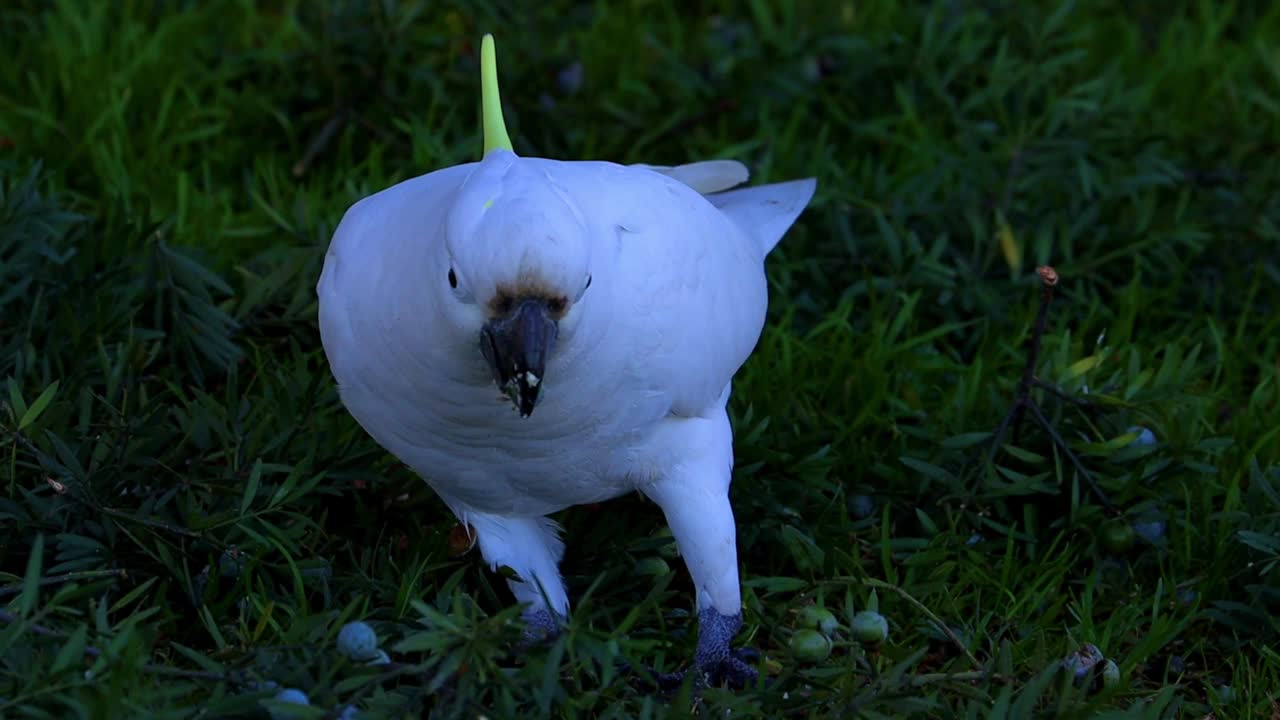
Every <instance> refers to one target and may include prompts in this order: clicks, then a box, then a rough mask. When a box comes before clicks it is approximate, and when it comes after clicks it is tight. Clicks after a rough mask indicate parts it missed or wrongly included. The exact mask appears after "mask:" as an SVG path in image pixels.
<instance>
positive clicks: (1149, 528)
mask: <svg viewBox="0 0 1280 720" xmlns="http://www.w3.org/2000/svg"><path fill="white" fill-rule="evenodd" d="M1164 530H1165V522H1164V521H1163V520H1141V521H1138V522H1135V523H1134V524H1133V532H1134V533H1135V534H1136V535H1137V536H1138V537H1140V538H1142V539H1143V540H1146V541H1147V542H1149V543H1151V544H1152V545H1156V544H1158V543H1159V542H1160V541H1161V540H1164Z"/></svg>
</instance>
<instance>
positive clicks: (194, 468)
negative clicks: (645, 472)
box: [0, 0, 1280, 718]
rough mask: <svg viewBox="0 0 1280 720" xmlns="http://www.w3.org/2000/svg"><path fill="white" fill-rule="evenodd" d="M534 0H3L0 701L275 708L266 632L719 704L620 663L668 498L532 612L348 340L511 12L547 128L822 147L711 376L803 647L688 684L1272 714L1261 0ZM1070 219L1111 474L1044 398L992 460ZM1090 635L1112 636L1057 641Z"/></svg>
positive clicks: (590, 137) (1009, 711)
mask: <svg viewBox="0 0 1280 720" xmlns="http://www.w3.org/2000/svg"><path fill="white" fill-rule="evenodd" d="M511 5H514V4H504V3H479V4H477V3H470V2H465V3H464V2H445V3H413V2H394V1H388V2H378V3H365V2H354V1H342V2H329V3H306V2H284V3H267V4H263V3H249V2H243V1H232V0H214V1H213V2H205V3H183V2H171V3H151V2H118V3H63V4H56V5H55V4H51V3H40V2H33V1H28V0H18V1H17V2H10V3H6V4H5V5H4V7H3V8H0V41H2V42H3V46H4V47H5V48H6V51H7V52H6V54H7V56H8V57H9V62H7V63H4V64H0V378H4V384H5V387H4V388H0V403H3V407H2V408H0V468H2V470H0V488H2V489H3V495H2V496H0V620H2V621H3V622H0V716H3V717H15V718H17V717H22V718H28V717H29V718H65V717H95V718H107V717H122V718H124V717H128V718H136V717H155V718H180V717H182V718H185V717H196V716H205V717H266V716H267V713H266V710H265V709H264V706H263V705H262V704H261V703H262V701H263V699H269V698H271V697H272V696H273V694H274V692H273V691H270V690H267V689H262V688H263V686H260V685H258V684H257V683H259V682H261V681H266V680H270V681H272V682H275V683H278V684H279V686H281V687H286V686H289V687H296V688H300V689H303V690H305V691H306V692H307V693H308V695H309V696H310V699H311V703H312V709H313V710H314V711H315V712H313V713H312V714H311V716H312V717H321V716H322V715H323V714H324V713H325V712H328V711H331V710H332V711H334V712H332V713H331V714H330V717H336V716H337V714H338V711H337V708H340V707H342V706H343V705H345V704H347V703H351V704H354V705H356V706H358V707H359V708H360V712H361V715H360V717H371V718H372V717H388V718H390V717H397V718H398V717H419V716H432V717H467V718H474V717H477V716H479V715H484V716H487V717H494V718H499V717H501V718H506V717H539V716H556V717H611V718H623V717H625V718H648V717H667V716H682V715H687V714H688V712H689V708H690V702H691V698H690V696H689V695H688V694H687V689H686V691H682V692H681V693H678V694H677V695H676V696H675V697H672V698H663V697H661V696H659V695H657V694H655V693H653V692H652V691H651V690H650V689H649V688H647V687H646V686H645V685H644V683H643V682H640V681H639V680H635V679H632V678H628V677H619V675H618V673H617V672H616V670H615V667H616V665H618V664H619V663H621V662H622V661H625V660H630V661H638V662H641V663H645V664H650V665H656V666H658V667H660V668H662V669H664V670H673V669H676V668H678V667H681V666H683V664H684V663H685V662H687V660H688V658H689V657H691V653H692V646H693V637H694V632H693V626H692V624H691V618H690V612H689V610H690V608H691V607H692V595H691V593H690V585H689V581H688V579H687V575H686V573H685V571H684V568H683V565H682V564H681V562H680V560H679V559H678V558H676V557H674V556H673V554H672V551H673V550H674V548H673V546H671V545H670V544H669V537H664V536H663V535H662V534H661V533H659V532H656V530H657V529H658V528H660V527H661V525H662V519H661V513H660V512H659V511H658V510H657V508H656V507H655V506H653V505H652V504H649V503H647V502H645V501H643V500H642V499H640V498H637V497H627V498H621V499H618V500H615V501H613V502H610V503H608V504H605V505H601V506H598V507H597V506H592V507H580V508H574V509H571V510H569V511H566V512H564V513H562V514H561V515H560V516H559V518H558V519H559V520H561V521H562V522H563V523H564V525H565V527H566V537H567V540H568V551H567V555H566V559H565V563H564V572H565V575H566V580H567V582H568V584H569V589H570V593H571V596H572V598H573V616H572V625H571V628H570V630H569V632H568V633H567V634H566V635H565V636H563V637H561V638H560V639H558V640H557V641H556V642H555V643H554V644H552V645H551V646H550V647H549V648H544V649H541V650H539V651H537V652H534V653H532V654H530V655H529V656H528V657H517V656H515V655H514V654H513V653H512V652H511V650H510V647H511V645H510V643H511V641H512V640H513V639H515V638H517V637H518V634H519V627H518V623H516V622H515V620H516V619H517V618H518V611H517V609H516V608H514V607H512V606H511V599H510V597H509V595H508V593H507V591H506V588H505V585H504V583H503V582H502V580H501V578H499V577H497V576H495V575H493V574H491V573H489V572H488V571H487V570H486V569H485V568H484V566H483V563H482V562H481V560H480V558H479V556H478V555H479V554H478V552H477V551H474V550H471V551H470V552H465V551H466V550H467V547H466V543H465V538H460V536H459V535H458V533H457V528H456V525H455V522H454V520H453V518H452V516H451V515H450V514H449V513H448V511H447V509H446V508H445V507H444V506H443V504H441V503H440V502H439V500H437V499H436V498H435V496H434V495H432V494H431V493H430V491H429V490H428V489H427V488H426V486H425V485H424V484H423V483H422V482H421V480H419V479H418V478H416V477H414V476H413V475H412V473H410V472H409V471H408V470H407V469H405V468H404V467H402V466H401V465H399V464H398V463H396V462H394V461H393V460H392V459H391V458H389V457H388V456H387V455H386V454H385V453H384V452H382V451H381V450H380V449H379V448H378V447H377V446H376V445H374V444H373V443H372V441H371V440H370V439H369V438H368V437H367V436H366V435H365V434H364V432H363V431H362V430H361V429H360V428H359V427H358V426H357V425H356V424H355V422H354V421H353V420H352V419H351V418H350V416H349V415H348V414H347V413H346V411H345V410H344V409H343V408H342V407H341V405H340V403H339V401H338V398H337V395H336V392H335V390H334V387H333V383H332V379H331V377H330V375H329V372H328V367H327V365H326V363H325V360H324V356H323V353H322V352H321V349H320V343H319V336H318V332H317V330H316V319H315V316H316V305H315V291H314V287H315V282H316V279H317V277H318V274H319V269H320V266H321V263H322V261H323V256H324V250H325V247H326V246H327V243H328V240H329V237H330V235H331V233H332V231H333V228H334V227H335V225H336V224H337V222H338V220H339V219H340V218H341V217H342V214H343V212H344V211H345V210H346V209H347V207H349V206H350V205H351V203H353V202H354V201H356V200H358V199H359V198H361V197H363V196H365V195H367V194H370V193H372V192H375V191H377V190H379V189H382V188H385V187H387V186H388V185H390V184H392V183H394V182H397V181H399V180H403V179H406V178H409V177H414V176H417V175H420V174H423V173H425V172H428V171H431V170H434V169H437V168H439V167H443V166H446V165H451V164H456V163H459V162H465V161H469V160H473V159H476V158H478V156H479V152H480V148H481V141H480V135H479V130H478V128H479V125H478V118H477V115H478V112H477V111H478V105H479V93H478V56H479V39H480V37H481V35H482V34H483V33H484V32H493V33H494V34H495V36H496V39H497V50H498V65H499V72H500V73H501V77H502V88H503V90H502V91H503V100H504V103H505V113H506V120H507V126H508V128H509V130H510V132H511V137H512V140H513V142H514V145H515V150H516V151H517V152H518V153H520V154H525V155H535V154H536V155H543V156H547V157H553V158H560V159H582V158H593V159H609V160H614V161H618V162H624V163H630V162H647V163H653V164H676V163H680V162H684V161H688V160H692V159H705V158H711V157H732V158H736V159H739V160H741V161H742V162H744V163H745V164H746V165H747V166H748V167H749V168H750V169H751V171H752V173H753V179H752V182H768V181H775V180H782V179H788V178H793V177H802V176H809V175H813V176H816V177H817V178H818V181H819V184H818V192H817V195H816V196H815V199H814V202H813V203H812V205H811V206H810V208H809V209H808V210H807V211H806V212H805V213H804V214H803V215H802V216H801V219H800V221H799V222H798V224H797V225H796V227H795V228H794V229H793V230H792V231H791V232H790V233H789V234H788V236H787V237H786V238H785V239H784V240H783V242H782V243H781V245H780V246H779V248H778V250H777V251H776V252H775V254H773V255H772V256H771V257H770V259H769V265H768V269H769V275H770V280H771V283H772V295H771V313H770V323H769V326H768V327H767V329H766V331H765V334H764V336H763V338H762V339H761V342H760V345H759V346H758V348H757V351H756V353H755V355H754V356H753V357H752V358H751V360H750V361H749V362H748V364H747V366H746V367H745V368H744V369H743V370H742V372H741V373H740V375H739V377H738V380H737V382H736V383H735V394H734V397H733V400H732V403H731V409H732V411H733V420H734V424H735V428H736V433H737V461H736V462H737V465H736V476H735V483H734V487H733V499H734V504H735V513H736V515H737V522H738V528H739V537H738V539H739V547H740V551H741V558H742V563H743V569H742V574H743V578H744V604H745V606H746V611H745V618H746V624H745V626H744V628H743V631H742V633H741V634H740V635H739V638H738V640H739V642H740V643H742V644H747V645H751V646H753V647H755V648H757V649H759V650H760V651H761V652H762V654H763V656H764V659H763V661H762V666H763V667H764V669H765V670H766V672H767V673H768V674H769V675H770V676H771V677H773V678H774V680H775V682H776V688H775V689H773V690H747V691H742V692H737V693H735V692H730V691H727V690H723V689H708V690H706V691H704V692H702V693H701V695H700V696H699V698H698V699H697V700H696V703H697V705H696V708H697V712H698V713H700V714H702V715H706V716H710V715H712V714H717V716H723V714H724V713H725V712H727V711H729V710H732V713H733V716H734V717H762V718H763V717H769V718H774V717H814V718H817V717H975V718H976V717H998V718H1029V717H1062V718H1076V717H1116V718H1118V717H1134V718H1138V717H1142V718H1146V717H1151V718H1167V717H1188V718H1190V717H1194V718H1201V717H1204V716H1205V715H1206V714H1207V713H1209V712H1213V713H1216V716H1217V717H1223V718H1226V717H1269V716H1270V715H1271V714H1274V713H1276V712H1280V691H1278V690H1277V688H1280V655H1278V654H1277V653H1276V651H1275V649H1274V648H1275V647H1276V644H1277V642H1280V622H1278V621H1277V619H1276V618H1277V617H1280V580H1278V579H1277V573H1278V572H1280V165H1278V164H1277V163H1276V162H1274V160H1273V158H1274V157H1275V156H1276V153H1277V151H1278V150H1280V50H1277V47H1280V46H1278V45H1277V42H1276V39H1277V38H1280V5H1274V4H1268V3H1230V2H1227V3H1224V2H1209V1H1207V0H1206V1H1203V2H1185V3H1178V4H1168V3H1156V2H1133V3H1127V4H1124V5H1123V7H1118V6H1117V5H1116V4H1114V3H1105V2H1100V1H1090V2H1084V1H1082V2H1074V3H1071V2H1068V3H1048V2H1044V3H996V2H963V1H960V0H955V1H952V2H933V3H924V2H918V3H899V2H891V1H890V0H872V1H869V2H858V3H853V2H849V3H842V2H794V3H791V2H788V3H783V2H767V1H765V0H759V1H756V2H748V3H729V2H706V3H698V4H695V5H682V4H679V3H674V2H667V1H663V0H651V1H648V2H640V1H638V0H637V1H635V2H625V3H623V2H618V3H609V4H607V7H606V4H605V3H595V4H591V3H577V4H575V3H566V2H556V3H546V4H542V5H540V6H537V7H536V8H535V5H534V4H522V5H521V7H524V8H525V9H524V10H521V11H518V12H517V11H514V10H511V9H510V6H511ZM1044 264H1049V265H1052V266H1053V267H1055V268H1056V270H1057V272H1058V274H1059V275H1060V277H1061V281H1060V283H1059V285H1058V286H1057V288H1056V293H1055V297H1054V300H1053V305H1052V309H1051V311H1050V314H1049V318H1048V324H1047V331H1046V333H1045V336H1044V340H1043V345H1042V350H1041V354H1040V356H1039V361H1038V363H1037V365H1036V367H1035V375H1036V377H1038V378H1039V379H1040V380H1042V381H1043V382H1045V383H1050V384H1052V385H1053V386H1055V387H1056V388H1058V389H1059V391H1060V393H1061V394H1062V395H1065V396H1066V399H1063V398H1060V397H1058V395H1056V394H1055V393H1053V392H1049V391H1046V390H1043V389H1036V390H1034V392H1033V395H1034V397H1035V398H1037V399H1038V401H1039V404H1040V407H1042V408H1043V409H1044V412H1045V414H1046V417H1047V420H1048V421H1049V422H1050V423H1051V424H1052V427H1053V429H1054V432H1056V433H1057V434H1058V435H1059V436H1060V437H1061V438H1062V439H1063V440H1064V441H1065V443H1066V444H1067V446H1068V447H1069V448H1070V450H1071V453H1072V454H1073V455H1074V456H1076V457H1077V458H1079V460H1080V462H1081V463H1082V464H1083V466H1084V467H1086V468H1087V470H1088V472H1089V474H1090V476H1091V477H1092V478H1093V479H1094V480H1095V481H1096V482H1097V483H1098V485H1099V486H1100V487H1101V488H1102V489H1103V490H1104V491H1105V493H1106V494H1107V496H1108V497H1109V498H1110V500H1111V501H1112V502H1113V503H1114V504H1115V506H1116V508H1117V511H1116V512H1108V511H1107V510H1106V508H1104V507H1103V506H1102V505H1101V504H1100V503H1099V502H1098V501H1097V499H1096V498H1095V497H1094V496H1092V495H1091V494H1090V491H1089V487H1088V483H1087V482H1086V479H1085V478H1084V477H1083V476H1082V474H1081V473H1080V472H1079V470H1078V469H1077V468H1076V467H1075V465H1074V464H1073V463H1072V462H1071V461H1070V458H1069V457H1068V455H1067V454H1066V453H1064V452H1063V451H1062V449H1061V447H1060V446H1058V445H1055V443H1054V442H1053V440H1052V438H1051V436H1050V434H1049V433H1047V432H1045V430H1044V429H1043V428H1042V427H1041V426H1040V425H1038V424H1036V423H1035V422H1033V419H1032V418H1031V417H1027V418H1026V419H1024V421H1023V422H1022V424H1021V425H1020V426H1019V429H1018V430H1017V431H1016V432H1015V433H1014V434H1012V435H1009V436H1007V437H1006V438H1004V440H1005V443H1004V444H1002V446H1001V447H1000V448H999V451H998V452H996V453H995V454H994V457H993V459H992V460H991V461H990V462H988V461H987V460H986V457H987V452H988V449H987V445H988V442H989V440H990V435H991V433H992V432H993V431H994V430H995V428H996V427H997V426H998V425H999V424H1000V422H1001V420H1002V418H1004V417H1005V415H1006V413H1007V412H1008V410H1009V409H1010V407H1011V405H1012V403H1013V401H1014V397H1015V392H1016V386H1017V383H1018V381H1019V379H1020V378H1021V376H1022V372H1023V364H1024V363H1025V362H1026V353H1027V345H1028V338H1029V337H1030V336H1031V335H1032V329H1033V324H1034V321H1035V316H1036V310H1037V305H1036V303H1037V298H1038V296H1039V293H1040V281H1039V279H1038V277H1037V275H1036V272H1035V269H1036V267H1037V266H1039V265H1044ZM1144 428H1145V429H1147V430H1149V431H1150V435H1144V434H1143V432H1142V430H1143V429H1144ZM1130 530H1136V531H1137V533H1136V534H1137V537H1136V538H1135V537H1133V534H1134V533H1132V532H1130ZM815 603H816V604H818V605H821V606H824V607H825V608H827V609H829V610H830V611H831V612H832V613H833V614H834V615H835V617H836V619H837V620H838V622H839V627H838V628H837V629H836V630H835V632H834V638H833V639H834V645H833V647H832V649H831V651H830V654H829V656H827V657H825V658H824V659H821V660H816V661H815V660H802V659H801V658H798V657H796V656H795V655H794V653H793V652H792V650H791V649H790V644H791V642H792V639H793V637H794V636H795V633H796V631H797V630H798V629H799V627H798V626H799V625H800V624H801V620H800V616H799V614H798V611H799V610H800V609H801V608H803V607H805V606H807V605H811V604H815ZM867 608H874V609H877V610H878V611H879V612H880V613H881V614H883V615H884V617H885V618H886V619H887V620H888V623H889V638H888V640H887V641H886V642H885V643H883V644H881V645H875V644H870V643H860V642H857V641H855V640H854V639H853V637H854V636H853V634H852V632H851V629H850V624H851V623H852V620H853V618H854V616H855V614H856V613H858V612H859V611H862V610H864V609H867ZM353 619H364V620H366V621H368V622H369V623H370V624H372V625H373V626H374V627H375V628H376V629H377V631H378V632H379V634H380V638H381V642H382V647H383V649H384V650H386V651H387V652H388V653H389V656H390V658H391V660H392V661H393V663H392V664H390V665H382V666H366V665H362V664H360V663H353V662H351V661H350V660H347V659H345V658H344V657H343V656H342V655H341V654H340V653H339V652H338V651H337V649H336V647H335V638H336V636H337V634H338V630H339V629H340V628H341V627H342V625H343V624H344V623H345V622H347V621H350V620H353ZM1084 643H1092V644H1094V645H1096V646H1097V648H1098V649H1099V650H1100V651H1101V652H1102V653H1103V654H1104V655H1105V656H1106V657H1107V658H1108V659H1111V660H1113V661H1114V662H1115V663H1116V666H1117V669H1118V671H1119V676H1120V680H1119V682H1118V683H1116V684H1115V685H1114V686H1110V687H1106V688H1102V687H1090V686H1089V685H1090V683H1089V682H1086V683H1084V685H1085V686H1084V687H1075V686H1073V685H1072V683H1071V682H1070V680H1069V678H1066V677H1065V676H1064V675H1063V674H1062V673H1061V671H1060V670H1059V666H1060V664H1061V661H1062V660H1063V659H1064V658H1066V657H1068V656H1069V655H1071V654H1072V653H1075V652H1077V651H1078V650H1079V649H1080V648H1081V646H1082V645H1083V644H1084ZM1096 685H1098V686H1100V685H1101V683H1100V682H1099V683H1096ZM255 688H259V689H258V690H257V691H256V692H255ZM668 702H669V708H668ZM1105 713H1111V714H1109V715H1107V714H1105Z"/></svg>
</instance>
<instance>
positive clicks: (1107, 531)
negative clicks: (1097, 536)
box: [1102, 520, 1136, 554]
mask: <svg viewBox="0 0 1280 720" xmlns="http://www.w3.org/2000/svg"><path fill="white" fill-rule="evenodd" d="M1135 536H1136V534H1135V533H1134V531H1133V526H1132V525H1130V524H1129V523H1127V522H1124V521H1123V520H1108V521H1107V522H1105V523H1103V525H1102V546H1103V547H1105V548H1106V549H1107V550H1108V551H1109V552H1113V553H1116V554H1120V553H1123V552H1128V551H1129V549H1130V548H1132V547H1133V540H1134V537H1135Z"/></svg>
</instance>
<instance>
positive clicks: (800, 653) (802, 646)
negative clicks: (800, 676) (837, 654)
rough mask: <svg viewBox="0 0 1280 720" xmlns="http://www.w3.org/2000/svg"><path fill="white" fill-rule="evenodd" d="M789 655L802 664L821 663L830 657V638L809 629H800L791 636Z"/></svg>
mask: <svg viewBox="0 0 1280 720" xmlns="http://www.w3.org/2000/svg"><path fill="white" fill-rule="evenodd" d="M789 646H790V648H791V654H792V655H793V656H795V658H796V659H797V660H800V661H802V662H822V661H823V660H826V659H827V657H828V656H830V655H831V638H828V637H827V636H826V635H823V634H822V633H820V632H818V631H817V630H813V629H810V628H802V629H800V630H797V631H795V633H793V634H792V635H791V642H790V643H789Z"/></svg>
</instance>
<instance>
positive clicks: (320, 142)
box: [293, 108, 347, 177]
mask: <svg viewBox="0 0 1280 720" xmlns="http://www.w3.org/2000/svg"><path fill="white" fill-rule="evenodd" d="M345 124H347V109H346V108H340V109H339V110H338V111H337V112H335V113H334V114H333V117H331V118H329V120H328V121H326V122H325V124H324V125H323V126H322V127H321V128H320V132H318V133H316V136H315V137H314V138H312V140H311V143H310V144H308V145H307V150H306V152H304V153H303V154H302V159H301V160H299V161H298V162H296V163H294V164H293V176H294V177H302V176H303V175H304V174H306V172H307V168H309V167H311V163H312V162H313V161H314V160H315V159H316V156H317V155H319V154H320V151H322V150H324V149H325V147H326V146H327V145H328V144H329V141H331V140H333V136H334V135H336V134H337V132H338V130H339V129H340V128H341V127H342V126H343V125H345Z"/></svg>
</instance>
